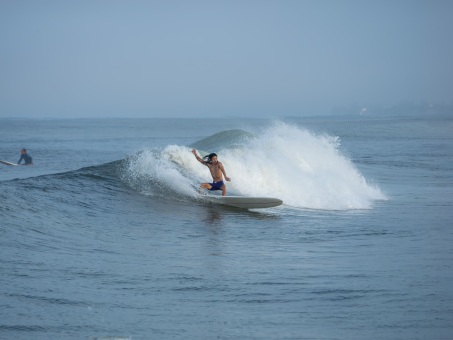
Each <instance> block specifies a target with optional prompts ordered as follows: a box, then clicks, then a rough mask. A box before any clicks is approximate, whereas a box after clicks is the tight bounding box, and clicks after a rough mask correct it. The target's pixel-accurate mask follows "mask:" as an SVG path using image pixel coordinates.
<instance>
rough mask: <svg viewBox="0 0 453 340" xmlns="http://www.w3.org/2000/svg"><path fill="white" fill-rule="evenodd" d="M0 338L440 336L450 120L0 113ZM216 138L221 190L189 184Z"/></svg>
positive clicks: (452, 169)
mask: <svg viewBox="0 0 453 340" xmlns="http://www.w3.org/2000/svg"><path fill="white" fill-rule="evenodd" d="M0 141H1V143H0V159H2V160H7V161H12V162H17V160H18V159H19V157H20V149H21V148H22V147H25V148H27V149H28V151H29V154H30V155H31V156H32V157H33V159H34V163H35V164H34V165H33V166H20V167H13V166H6V165H2V164H0V189H1V190H0V260H1V261H0V338H1V339H451V338H452V334H453V289H452V288H451V283H452V282H453V119H452V118H440V117H424V118H415V117H414V118H407V117H406V118H378V117H319V118H296V117H294V118H282V119H280V120H276V121H271V120H261V119H254V120H246V119H233V118H231V119H85V120H8V119H1V120H0ZM192 148H196V149H197V150H199V152H200V153H206V152H216V153H217V154H218V155H219V160H220V161H221V162H223V164H224V166H225V169H226V172H227V174H228V176H229V177H231V178H232V181H231V182H227V187H228V193H229V194H232V195H245V196H271V197H277V198H280V199H282V200H283V201H284V204H283V205H282V206H279V207H276V208H271V209H257V210H242V209H235V208H229V207H226V206H221V205H215V204H212V203H208V202H206V201H204V200H203V195H200V194H199V192H198V186H199V183H200V182H205V181H209V180H210V176H209V172H208V170H207V168H206V167H203V166H202V165H201V164H200V163H198V162H197V161H196V160H195V158H194V157H193V155H192V154H191V152H190V150H191V149H192Z"/></svg>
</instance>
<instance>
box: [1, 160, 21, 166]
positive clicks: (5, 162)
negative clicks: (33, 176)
mask: <svg viewBox="0 0 453 340" xmlns="http://www.w3.org/2000/svg"><path fill="white" fill-rule="evenodd" d="M0 163H2V164H5V165H14V166H17V165H18V164H16V163H11V162H7V161H2V160H0Z"/></svg>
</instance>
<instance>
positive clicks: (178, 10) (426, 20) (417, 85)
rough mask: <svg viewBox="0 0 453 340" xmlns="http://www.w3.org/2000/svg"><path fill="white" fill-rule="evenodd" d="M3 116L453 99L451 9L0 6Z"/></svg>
mask: <svg viewBox="0 0 453 340" xmlns="http://www.w3.org/2000/svg"><path fill="white" fill-rule="evenodd" d="M0 46H1V50H0V117H105V116H109V117H215V116H244V117H246V116H247V117H255V116H260V117H262V116H266V117H272V116H275V117H278V116H285V115H311V114H328V113H329V112H330V110H331V108H332V107H333V106H336V105H351V104H353V103H356V104H358V105H370V104H383V105H391V104H397V103H400V102H403V101H411V102H414V101H415V102H419V101H421V100H426V101H432V102H442V103H452V102H453V1H449V0H445V1H441V0H438V1H436V0H427V1H417V0H407V1H403V0H401V1H398V0H388V1H387V0H375V1H367V0H357V1H352V0H349V1H346V0H330V1H318V0H316V1H314V0H313V1H304V0H295V1H291V0H275V1H266V0H256V1H252V0H229V1H226V0H225V1H222V0H209V1H208V0H206V1H191V0H184V1H182V0H181V1H172V0H165V1H164V0H161V1H151V0H150V1H132V0H127V1H126V0H123V1H115V0H98V1H96V0H90V1H74V0H69V1H64V0H58V1H45V0H39V1H36V0H30V1H23V0H1V1H0Z"/></svg>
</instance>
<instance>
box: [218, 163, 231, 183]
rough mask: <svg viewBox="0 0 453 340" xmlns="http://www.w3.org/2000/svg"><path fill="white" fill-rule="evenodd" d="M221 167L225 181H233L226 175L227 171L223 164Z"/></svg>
mask: <svg viewBox="0 0 453 340" xmlns="http://www.w3.org/2000/svg"><path fill="white" fill-rule="evenodd" d="M219 163H220V162H219ZM219 165H220V170H221V171H222V174H223V177H225V180H227V181H228V182H229V181H231V178H230V177H228V176H227V174H226V171H225V168H224V167H223V164H222V163H220V164H219Z"/></svg>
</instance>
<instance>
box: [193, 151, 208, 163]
mask: <svg viewBox="0 0 453 340" xmlns="http://www.w3.org/2000/svg"><path fill="white" fill-rule="evenodd" d="M192 153H193V154H194V155H195V158H196V159H197V161H199V162H200V163H201V164H203V165H206V162H205V161H204V160H202V159H201V158H200V156H198V155H197V151H196V150H195V149H192Z"/></svg>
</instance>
